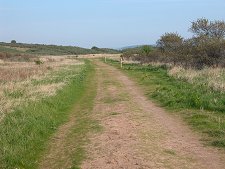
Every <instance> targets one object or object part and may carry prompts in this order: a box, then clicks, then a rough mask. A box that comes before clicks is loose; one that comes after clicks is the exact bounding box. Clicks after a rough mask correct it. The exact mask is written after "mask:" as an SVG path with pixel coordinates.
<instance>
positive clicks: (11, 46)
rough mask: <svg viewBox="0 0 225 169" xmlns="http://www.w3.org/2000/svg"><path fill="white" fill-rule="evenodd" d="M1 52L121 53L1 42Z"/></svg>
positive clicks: (103, 49) (108, 50) (45, 53)
mask: <svg viewBox="0 0 225 169" xmlns="http://www.w3.org/2000/svg"><path fill="white" fill-rule="evenodd" d="M0 52H9V53H22V54H32V55H80V54H100V53H110V54H114V53H119V51H118V50H114V49H108V48H97V49H86V48H81V47H77V46H57V45H43V44H25V43H4V42H0Z"/></svg>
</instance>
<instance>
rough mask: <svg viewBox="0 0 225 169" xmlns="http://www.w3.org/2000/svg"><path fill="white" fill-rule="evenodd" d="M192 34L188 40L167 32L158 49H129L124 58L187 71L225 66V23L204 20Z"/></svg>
mask: <svg viewBox="0 0 225 169" xmlns="http://www.w3.org/2000/svg"><path fill="white" fill-rule="evenodd" d="M189 31H190V32H192V33H193V36H192V37H191V38H188V39H185V38H183V37H182V36H181V35H179V34H178V33H176V32H172V33H165V34H164V35H162V36H161V37H160V39H159V40H158V41H157V42H156V47H151V46H143V47H142V48H141V49H140V50H136V51H129V50H128V51H125V52H124V53H123V57H125V58H130V59H133V60H138V61H141V62H142V63H149V62H163V63H169V64H173V65H178V66H182V67H185V68H190V67H192V68H197V69H202V68H203V67H225V22H224V21H222V20H221V21H220V20H216V21H209V20H208V19H205V18H200V19H197V20H196V21H194V22H192V23H191V27H190V28H189Z"/></svg>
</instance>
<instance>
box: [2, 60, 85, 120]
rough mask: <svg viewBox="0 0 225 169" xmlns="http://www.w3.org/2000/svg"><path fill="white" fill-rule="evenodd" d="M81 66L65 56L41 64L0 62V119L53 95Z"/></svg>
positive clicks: (80, 62) (78, 62)
mask: <svg viewBox="0 0 225 169" xmlns="http://www.w3.org/2000/svg"><path fill="white" fill-rule="evenodd" d="M82 66H83V62H82V61H78V60H71V59H67V58H65V57H64V58H60V59H58V60H57V59H54V61H45V62H44V64H43V65H35V64H34V62H3V63H2V64H1V65H0V104H1V110H0V119H1V118H2V117H3V116H4V115H6V114H7V113H8V112H10V111H12V110H13V109H14V108H15V107H16V106H22V105H24V104H28V102H29V101H31V100H32V101H35V100H39V99H41V98H45V97H49V96H52V95H55V94H56V92H57V90H60V89H62V88H63V86H65V85H66V84H67V83H68V82H69V81H70V79H72V78H73V77H74V76H76V75H77V74H79V72H80V70H81V69H82ZM49 68H50V69H49Z"/></svg>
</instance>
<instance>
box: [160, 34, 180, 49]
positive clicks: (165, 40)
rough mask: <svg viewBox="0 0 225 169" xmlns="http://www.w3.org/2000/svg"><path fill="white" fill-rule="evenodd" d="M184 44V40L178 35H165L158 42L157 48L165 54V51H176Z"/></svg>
mask: <svg viewBox="0 0 225 169" xmlns="http://www.w3.org/2000/svg"><path fill="white" fill-rule="evenodd" d="M182 43H183V38H182V37H181V36H180V35H179V34H178V33H165V34H164V35H162V36H161V37H160V39H159V40H158V41H157V47H159V48H160V49H161V50H162V51H163V52H165V51H175V50H177V49H178V48H179V47H180V46H181V45H182Z"/></svg>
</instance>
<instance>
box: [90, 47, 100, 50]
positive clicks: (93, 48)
mask: <svg viewBox="0 0 225 169" xmlns="http://www.w3.org/2000/svg"><path fill="white" fill-rule="evenodd" d="M91 49H92V50H99V48H98V47H96V46H93V47H92V48H91Z"/></svg>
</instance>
